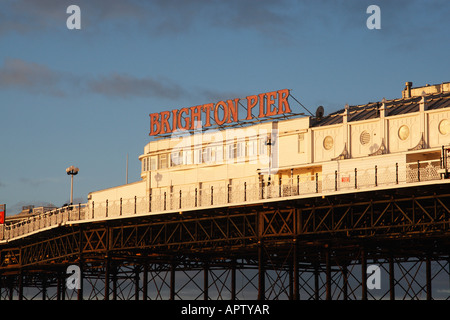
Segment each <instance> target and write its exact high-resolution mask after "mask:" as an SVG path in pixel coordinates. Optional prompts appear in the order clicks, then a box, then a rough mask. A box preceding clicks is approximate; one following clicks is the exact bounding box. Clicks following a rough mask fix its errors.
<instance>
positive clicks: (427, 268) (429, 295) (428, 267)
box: [425, 255, 433, 300]
mask: <svg viewBox="0 0 450 320" xmlns="http://www.w3.org/2000/svg"><path fill="white" fill-rule="evenodd" d="M425 272H426V278H427V300H432V299H433V297H432V293H431V259H430V256H429V255H427V257H426V265H425Z"/></svg>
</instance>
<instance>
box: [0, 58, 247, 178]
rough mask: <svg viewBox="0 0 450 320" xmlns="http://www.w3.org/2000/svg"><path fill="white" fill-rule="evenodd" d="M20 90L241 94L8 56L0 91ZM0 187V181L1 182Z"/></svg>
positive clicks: (1, 73)
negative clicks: (75, 70) (80, 72)
mask: <svg viewBox="0 0 450 320" xmlns="http://www.w3.org/2000/svg"><path fill="white" fill-rule="evenodd" d="M8 88H9V89H20V90H23V91H26V92H28V93H31V94H46V95H50V96H55V97H67V96H70V95H76V94H78V93H80V92H83V93H93V94H98V95H102V96H105V97H110V98H123V99H128V98H135V97H138V98H139V97H140V98H142V97H143V98H151V97H155V98H163V99H168V100H178V99H180V98H184V99H186V98H187V97H195V98H196V99H206V100H208V101H210V100H211V101H214V100H217V101H219V100H222V99H225V98H226V99H230V98H233V97H242V96H243V94H242V93H237V92H221V91H217V90H211V89H208V88H194V89H192V88H186V87H184V86H181V85H180V84H179V83H177V82H175V81H173V80H171V79H168V78H165V77H162V76H149V75H147V76H143V77H137V76H134V75H129V74H125V73H111V74H104V75H99V76H92V75H85V76H77V75H74V74H72V73H69V72H62V71H58V70H54V69H51V68H49V67H47V66H45V65H42V64H39V63H35V62H29V61H24V60H21V59H11V58H8V59H6V60H5V61H4V63H3V65H0V90H2V89H3V90H4V89H8ZM0 187H1V184H0Z"/></svg>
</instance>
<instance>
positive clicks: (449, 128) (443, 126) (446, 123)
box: [439, 119, 450, 135]
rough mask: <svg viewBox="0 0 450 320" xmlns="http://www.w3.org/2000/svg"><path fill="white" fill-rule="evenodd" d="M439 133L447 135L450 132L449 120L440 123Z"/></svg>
mask: <svg viewBox="0 0 450 320" xmlns="http://www.w3.org/2000/svg"><path fill="white" fill-rule="evenodd" d="M439 132H440V133H441V134H444V135H445V134H447V133H449V132H450V121H448V120H447V119H444V120H442V121H441V122H440V123H439Z"/></svg>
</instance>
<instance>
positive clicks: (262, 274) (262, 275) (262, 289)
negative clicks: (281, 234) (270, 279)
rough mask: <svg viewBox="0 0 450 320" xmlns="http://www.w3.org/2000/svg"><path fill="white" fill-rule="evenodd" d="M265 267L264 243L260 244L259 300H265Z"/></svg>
mask: <svg viewBox="0 0 450 320" xmlns="http://www.w3.org/2000/svg"><path fill="white" fill-rule="evenodd" d="M265 278H266V272H265V266H264V248H263V243H262V241H260V242H259V244H258V300H265V292H266V286H265Z"/></svg>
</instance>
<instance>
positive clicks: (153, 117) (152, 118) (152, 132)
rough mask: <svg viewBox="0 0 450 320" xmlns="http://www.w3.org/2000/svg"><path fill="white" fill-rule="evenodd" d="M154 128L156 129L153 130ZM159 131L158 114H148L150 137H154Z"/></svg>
mask: <svg viewBox="0 0 450 320" xmlns="http://www.w3.org/2000/svg"><path fill="white" fill-rule="evenodd" d="M155 126H156V128H155ZM160 130H161V125H160V123H159V113H152V114H150V135H151V136H154V135H156V134H158V133H159V131H160Z"/></svg>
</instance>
